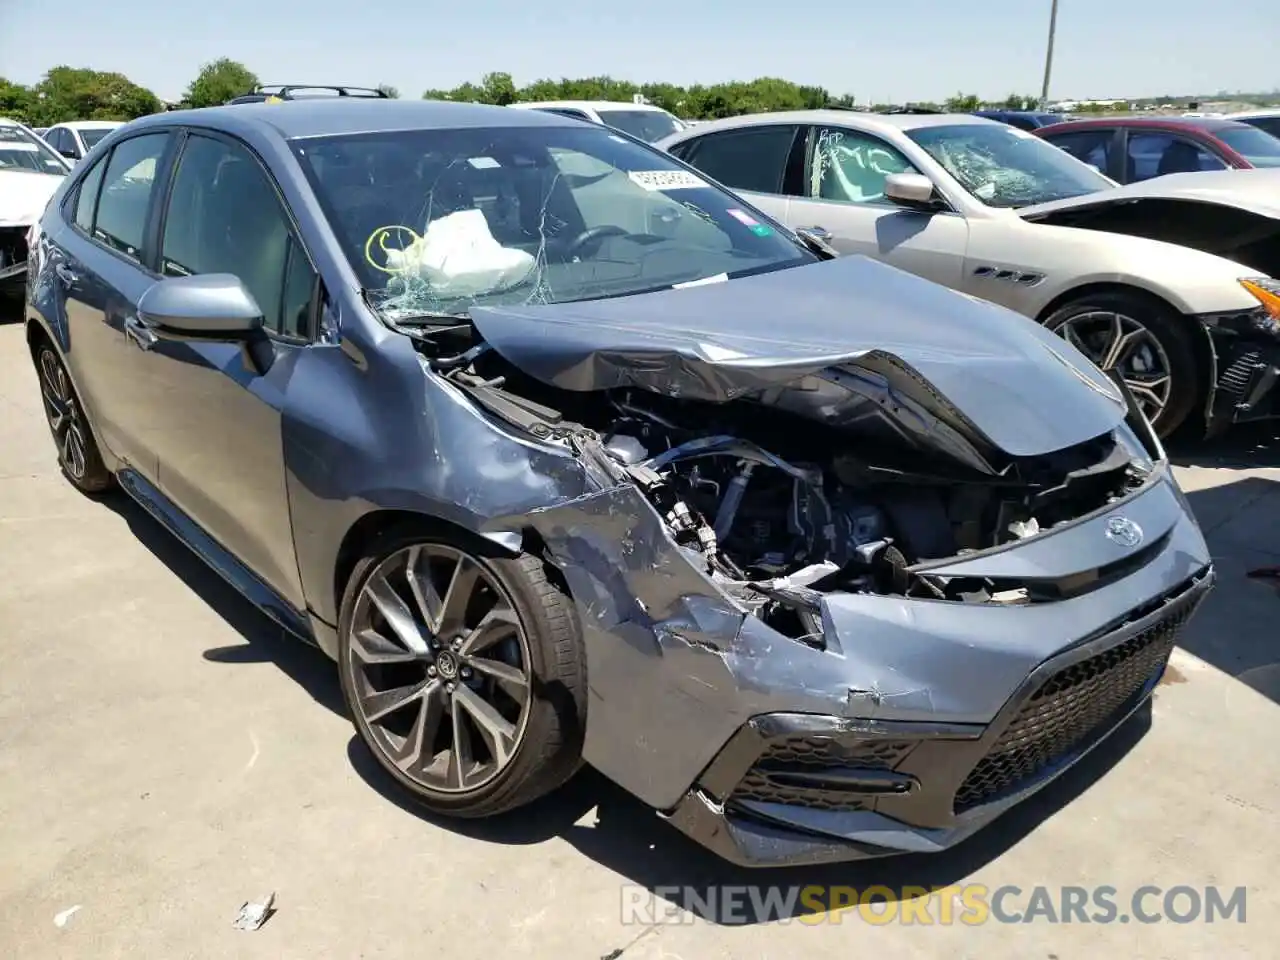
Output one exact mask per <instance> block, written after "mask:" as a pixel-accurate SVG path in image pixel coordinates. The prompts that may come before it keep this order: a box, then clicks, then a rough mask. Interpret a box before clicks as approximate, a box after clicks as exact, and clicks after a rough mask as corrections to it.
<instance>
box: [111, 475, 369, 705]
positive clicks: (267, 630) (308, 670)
mask: <svg viewBox="0 0 1280 960" xmlns="http://www.w3.org/2000/svg"><path fill="white" fill-rule="evenodd" d="M94 499H96V500H98V501H99V502H100V503H102V504H103V505H104V506H106V507H108V508H110V509H111V510H112V511H113V512H115V513H116V514H117V515H118V516H119V517H120V518H121V519H123V520H124V522H125V523H126V524H127V525H128V527H129V531H130V532H131V533H132V534H133V535H134V537H136V538H137V540H138V542H139V543H141V544H142V545H143V546H144V547H146V548H147V549H148V550H150V551H151V553H152V554H153V555H154V556H155V557H156V559H157V560H159V561H160V562H161V563H163V564H164V565H165V566H166V567H168V568H169V570H171V571H172V572H173V573H174V574H176V575H177V576H178V578H179V579H180V580H182V582H183V583H185V584H186V585H187V586H188V587H189V588H190V589H191V590H192V592H193V593H195V594H196V596H198V597H199V598H200V599H201V601H203V602H204V603H205V604H206V605H207V606H208V607H209V609H211V610H213V611H214V613H216V614H218V616H220V617H221V618H222V619H223V620H224V621H225V622H226V624H227V626H229V627H230V628H231V629H232V630H234V631H235V632H236V633H238V634H239V635H240V636H241V637H243V638H244V640H245V642H244V643H236V644H231V645H228V646H222V647H215V648H213V649H211V650H206V651H205V652H204V659H205V660H208V661H210V662H211V663H225V664H238V663H274V664H276V666H278V667H279V668H280V669H281V670H282V671H284V673H285V674H286V675H287V676H288V677H289V678H290V679H292V680H293V681H294V682H295V683H297V684H298V685H299V686H300V687H302V688H303V689H304V690H306V691H307V693H309V694H310V695H311V697H312V699H314V700H315V701H316V702H317V703H320V704H323V705H324V706H325V707H327V708H328V709H330V710H332V711H333V712H334V713H337V714H339V715H341V716H343V717H345V716H347V710H346V706H345V704H344V703H343V700H342V690H341V688H340V687H339V685H338V673H337V670H336V668H335V667H334V664H333V661H332V660H330V659H329V658H328V657H326V656H325V655H324V654H323V653H322V652H321V651H320V650H319V649H318V648H316V647H313V646H311V645H310V644H308V643H305V642H304V641H302V640H300V639H298V638H297V637H294V636H292V635H291V634H289V633H287V632H286V631H285V630H284V629H283V628H281V627H280V626H279V625H278V624H276V623H274V622H273V621H272V620H271V619H270V618H268V617H267V616H266V615H265V614H263V613H261V612H260V611H259V610H258V609H257V608H256V607H254V606H253V605H252V604H250V603H249V601H248V600H246V599H245V598H244V597H243V596H242V595H241V594H240V593H239V591H237V590H236V589H235V588H234V587H232V586H231V585H230V584H229V583H227V582H226V581H225V580H223V579H222V578H221V577H220V576H218V575H217V574H216V573H215V572H214V571H213V570H212V569H211V568H210V567H209V565H208V564H206V563H205V562H204V561H203V560H201V559H200V557H199V556H197V555H196V554H195V553H194V552H193V551H192V550H191V549H190V548H189V547H187V546H186V544H184V543H183V542H182V541H181V540H179V539H178V538H177V537H175V536H174V535H173V534H172V533H170V532H169V531H168V529H167V528H165V526H164V525H163V524H161V523H160V522H159V521H158V520H156V519H155V518H154V517H152V516H151V514H149V513H147V511H146V510H144V509H143V508H142V507H141V506H139V505H138V504H137V503H136V502H134V500H133V499H132V498H130V497H129V496H128V495H127V494H125V493H123V492H120V491H112V492H109V493H106V494H99V495H98V496H97V497H95V498H94Z"/></svg>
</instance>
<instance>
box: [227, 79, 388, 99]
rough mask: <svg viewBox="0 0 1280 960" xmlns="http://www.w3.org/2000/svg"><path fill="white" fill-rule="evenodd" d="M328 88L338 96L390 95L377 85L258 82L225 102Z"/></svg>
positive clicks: (376, 96)
mask: <svg viewBox="0 0 1280 960" xmlns="http://www.w3.org/2000/svg"><path fill="white" fill-rule="evenodd" d="M306 90H330V91H332V92H333V93H336V94H337V95H338V96H340V97H358V98H361V99H367V100H389V99H391V97H390V95H389V94H388V93H387V92H386V91H385V90H380V89H378V88H377V87H348V86H335V85H333V84H327V83H260V84H258V85H257V86H256V87H254V88H253V89H252V90H250V91H249V92H248V93H244V94H241V95H240V96H238V97H234V98H233V99H231V100H228V101H227V103H261V102H262V101H264V100H271V99H277V100H295V99H297V97H296V96H295V94H296V93H297V92H298V91H306Z"/></svg>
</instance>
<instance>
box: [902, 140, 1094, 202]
mask: <svg viewBox="0 0 1280 960" xmlns="http://www.w3.org/2000/svg"><path fill="white" fill-rule="evenodd" d="M907 136H908V137H910V138H911V139H912V140H914V141H915V142H916V143H918V144H919V145H920V146H921V147H923V148H924V150H925V151H926V152H927V153H928V154H929V156H931V157H933V159H934V160H936V161H938V163H940V164H942V166H943V167H945V168H946V170H947V172H948V173H950V174H951V175H952V176H953V177H955V178H956V179H957V180H958V181H960V185H961V186H963V187H964V188H965V189H966V190H968V191H969V192H970V193H971V194H973V195H974V196H975V197H977V198H978V199H979V200H981V201H982V202H983V203H985V204H986V205H987V206H989V207H1026V206H1031V205H1032V204H1036V203H1048V202H1049V201H1051V200H1065V199H1067V198H1068V197H1080V196H1084V195H1085V194H1088V193H1096V192H1097V191H1099V190H1110V189H1112V187H1113V186H1114V184H1112V183H1111V181H1110V180H1108V179H1107V178H1106V177H1104V176H1103V175H1102V174H1100V173H1098V171H1097V170H1095V169H1093V168H1092V167H1091V166H1089V165H1088V164H1087V163H1084V162H1082V161H1080V160H1077V159H1076V158H1075V157H1073V156H1071V155H1070V154H1069V153H1067V152H1066V151H1065V150H1062V149H1059V148H1058V147H1055V146H1053V145H1051V144H1049V143H1047V142H1045V141H1044V140H1041V139H1040V138H1039V137H1037V136H1035V135H1034V134H1031V133H1027V132H1026V131H1024V130H1019V129H1017V128H1016V127H1010V126H1005V125H999V126H995V125H990V124H985V123H981V124H979V123H970V124H955V125H947V126H941V127H920V128H918V129H916V130H908V131H907Z"/></svg>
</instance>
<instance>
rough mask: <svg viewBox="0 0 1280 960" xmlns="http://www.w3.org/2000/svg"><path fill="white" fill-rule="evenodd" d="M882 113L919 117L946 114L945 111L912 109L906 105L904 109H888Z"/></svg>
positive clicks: (930, 108)
mask: <svg viewBox="0 0 1280 960" xmlns="http://www.w3.org/2000/svg"><path fill="white" fill-rule="evenodd" d="M884 113H898V114H901V113H910V114H919V115H927V114H935V115H940V114H943V113H946V111H945V110H935V109H934V108H933V107H913V106H911V105H910V104H908V105H907V106H905V107H890V108H889V109H888V110H885V111H884Z"/></svg>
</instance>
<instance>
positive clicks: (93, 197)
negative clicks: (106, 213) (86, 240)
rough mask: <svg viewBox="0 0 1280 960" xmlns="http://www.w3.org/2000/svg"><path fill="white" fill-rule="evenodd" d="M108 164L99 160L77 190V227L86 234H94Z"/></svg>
mask: <svg viewBox="0 0 1280 960" xmlns="http://www.w3.org/2000/svg"><path fill="white" fill-rule="evenodd" d="M106 169H107V164H106V162H105V161H102V160H99V161H98V162H97V163H95V164H94V165H93V169H92V170H90V171H89V172H88V174H86V175H85V178H84V179H83V180H81V181H80V186H79V187H77V188H76V226H77V227H79V228H80V229H81V230H83V231H84V232H85V233H90V234H91V233H93V213H94V210H95V209H96V208H97V206H98V189H99V188H100V187H101V186H102V175H103V173H105V172H106Z"/></svg>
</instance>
